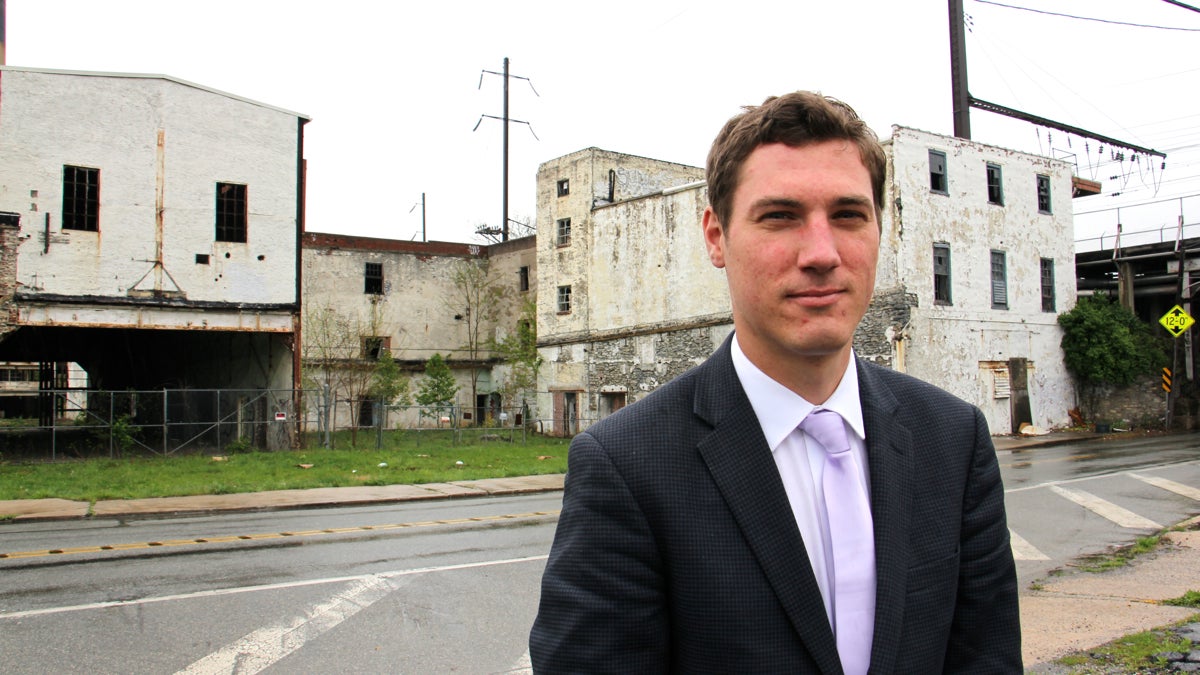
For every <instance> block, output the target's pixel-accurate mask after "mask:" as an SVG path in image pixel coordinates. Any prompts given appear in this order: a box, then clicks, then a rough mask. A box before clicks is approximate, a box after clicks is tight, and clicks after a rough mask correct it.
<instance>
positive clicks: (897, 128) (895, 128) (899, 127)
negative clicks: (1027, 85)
mask: <svg viewBox="0 0 1200 675" xmlns="http://www.w3.org/2000/svg"><path fill="white" fill-rule="evenodd" d="M898 131H913V132H916V133H918V134H926V135H928V136H936V137H938V138H943V139H945V140H946V141H947V142H952V143H953V142H957V143H968V144H970V145H977V146H980V147H983V148H989V149H992V150H1000V151H1002V152H1008V153H1013V154H1017V155H1025V156H1026V157H1036V158H1038V159H1044V160H1046V161H1049V162H1059V163H1061V164H1065V165H1067V166H1068V167H1069V168H1070V169H1071V171H1072V173H1074V170H1075V165H1074V164H1073V163H1072V162H1071V161H1069V160H1066V159H1062V158H1059V157H1050V156H1048V155H1039V154H1038V153H1036V152H1029V151H1027V150H1016V149H1014V148H1006V147H1004V146H1003V145H995V144H992V143H984V142H982V141H977V140H975V139H973V138H959V137H957V136H948V135H946V134H939V133H937V132H936V131H927V130H925V129H919V128H917V127H909V126H905V125H903V124H893V125H892V135H891V136H889V137H888V138H887V140H886V141H884V142H883V144H884V145H888V144H890V143H891V142H892V140H894V139H895V138H896V133H897V132H898Z"/></svg>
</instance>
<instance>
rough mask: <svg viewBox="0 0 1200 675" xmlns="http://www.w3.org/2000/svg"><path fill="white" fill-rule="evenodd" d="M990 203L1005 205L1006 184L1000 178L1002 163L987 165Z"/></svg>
mask: <svg viewBox="0 0 1200 675" xmlns="http://www.w3.org/2000/svg"><path fill="white" fill-rule="evenodd" d="M987 192H988V203H989V204H996V205H998V206H1004V184H1003V182H1002V181H1001V178H1000V165H999V164H991V163H989V164H988V165H987Z"/></svg>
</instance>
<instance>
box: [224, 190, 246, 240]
mask: <svg viewBox="0 0 1200 675" xmlns="http://www.w3.org/2000/svg"><path fill="white" fill-rule="evenodd" d="M217 241H231V242H237V243H242V244H244V243H246V186H245V185H238V184H237V183H217Z"/></svg>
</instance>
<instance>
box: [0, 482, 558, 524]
mask: <svg viewBox="0 0 1200 675" xmlns="http://www.w3.org/2000/svg"><path fill="white" fill-rule="evenodd" d="M564 477H565V476H564V475H563V474H544V475H540V476H517V477H511V478H487V479H481V480H470V481H454V482H451V483H425V484H421V485H384V486H362V487H358V486H356V487H340V488H311V489H306V490H272V491H267V492H248V493H239V494H228V495H194V496H189V497H154V498H149V499H107V500H101V501H98V502H96V503H95V504H89V503H88V502H81V501H71V500H66V499H18V500H10V501H0V517H9V518H8V519H9V520H10V522H30V521H45V520H74V519H80V518H89V517H92V518H118V517H149V516H183V515H197V514H211V513H235V512H248V511H274V510H285V509H303V508H329V507H338V506H368V505H374V504H392V503H397V502H408V501H418V500H428V499H454V498H462V497H487V496H500V495H518V494H530V493H536V492H551V491H555V490H562V487H563V479H564ZM0 527H2V525H0Z"/></svg>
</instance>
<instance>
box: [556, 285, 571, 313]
mask: <svg viewBox="0 0 1200 675" xmlns="http://www.w3.org/2000/svg"><path fill="white" fill-rule="evenodd" d="M570 311H571V287H570V286H559V287H558V313H559V314H567V313H569V312H570Z"/></svg>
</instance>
